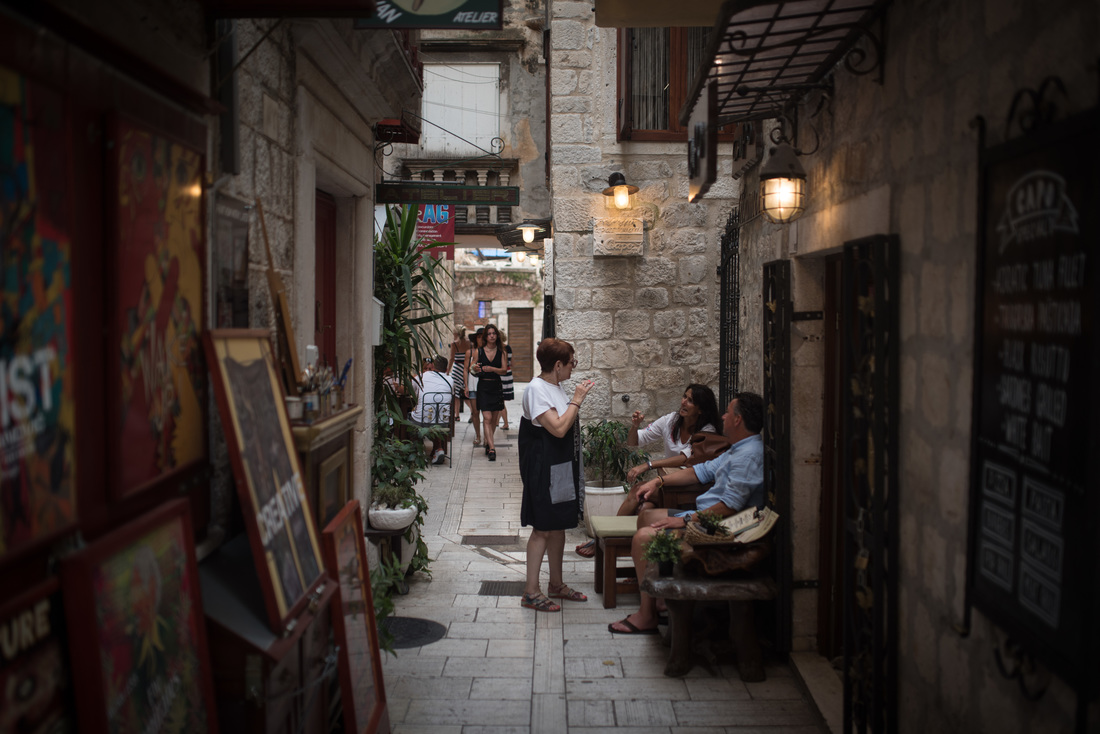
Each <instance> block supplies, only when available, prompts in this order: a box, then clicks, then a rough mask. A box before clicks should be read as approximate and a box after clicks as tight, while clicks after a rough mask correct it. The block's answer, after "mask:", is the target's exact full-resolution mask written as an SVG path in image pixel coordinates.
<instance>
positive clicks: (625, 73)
mask: <svg viewBox="0 0 1100 734" xmlns="http://www.w3.org/2000/svg"><path fill="white" fill-rule="evenodd" d="M632 40H633V39H632V38H631V35H630V29H629V28H620V29H619V33H618V46H619V48H618V52H619V75H618V76H619V88H618V93H619V103H618V104H617V105H616V107H615V119H616V123H617V125H616V130H615V139H616V140H630V132H631V129H632V127H633V125H632V122H633V112H632V110H631V108H630V49H631V42H632Z"/></svg>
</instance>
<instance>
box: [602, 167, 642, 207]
mask: <svg viewBox="0 0 1100 734" xmlns="http://www.w3.org/2000/svg"><path fill="white" fill-rule="evenodd" d="M636 193H638V187H637V186H634V185H632V184H628V183H627V182H626V177H625V176H623V174H621V173H613V174H611V176H610V177H609V178H608V179H607V188H606V189H604V190H603V195H604V196H605V197H606V198H605V199H604V202H605V203H606V204H607V208H608V209H630V208H631V207H632V206H634V194H636Z"/></svg>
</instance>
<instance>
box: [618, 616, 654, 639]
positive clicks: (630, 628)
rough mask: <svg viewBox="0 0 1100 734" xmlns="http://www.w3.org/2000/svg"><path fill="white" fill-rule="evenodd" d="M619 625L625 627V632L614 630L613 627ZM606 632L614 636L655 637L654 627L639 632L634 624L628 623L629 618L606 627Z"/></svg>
mask: <svg viewBox="0 0 1100 734" xmlns="http://www.w3.org/2000/svg"><path fill="white" fill-rule="evenodd" d="M617 624H621V625H622V626H624V627H626V629H625V630H617V629H615V625H617ZM607 631H608V632H610V633H611V634H614V635H655V634H657V631H658V630H657V628H656V627H650V628H649V629H644V630H640V629H638V628H637V627H635V626H634V623H633V622H631V621H630V617H623V618H622V619H620V620H619V621H618V622H612V623H611V624H609V625H607Z"/></svg>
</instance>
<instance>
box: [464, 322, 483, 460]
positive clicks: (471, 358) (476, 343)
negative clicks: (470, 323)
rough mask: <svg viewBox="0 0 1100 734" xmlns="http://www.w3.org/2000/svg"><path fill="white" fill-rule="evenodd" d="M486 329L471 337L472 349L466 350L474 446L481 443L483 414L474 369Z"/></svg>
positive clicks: (467, 384)
mask: <svg viewBox="0 0 1100 734" xmlns="http://www.w3.org/2000/svg"><path fill="white" fill-rule="evenodd" d="M484 339H485V329H484V327H483V328H480V329H478V330H477V331H475V332H474V335H473V337H472V338H471V339H470V350H469V351H468V352H466V403H467V404H468V405H469V406H470V413H471V415H470V422H471V423H473V424H474V446H480V445H481V414H480V413H479V412H478V409H477V383H478V380H477V373H476V372H474V371H473V369H472V368H473V366H474V362H476V361H477V350H479V349H481V347H482V346H484V344H485V341H484Z"/></svg>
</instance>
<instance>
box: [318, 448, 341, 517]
mask: <svg viewBox="0 0 1100 734" xmlns="http://www.w3.org/2000/svg"><path fill="white" fill-rule="evenodd" d="M317 477H318V480H319V481H318V485H319V486H318V488H317V519H318V520H319V521H320V522H318V524H317V526H318V527H321V528H323V527H325V526H326V525H328V524H329V522H331V521H332V518H334V517H336V513H338V512H339V511H340V510H341V508H343V506H344V504H345V503H346V502H347V501H348V450H347V449H346V448H342V449H340V450H339V451H337V452H336V453H334V454H333V455H332V456H330V457H328V458H327V459H325V460H324V461H322V462H321V466H320V468H319V470H318V472H317Z"/></svg>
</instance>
